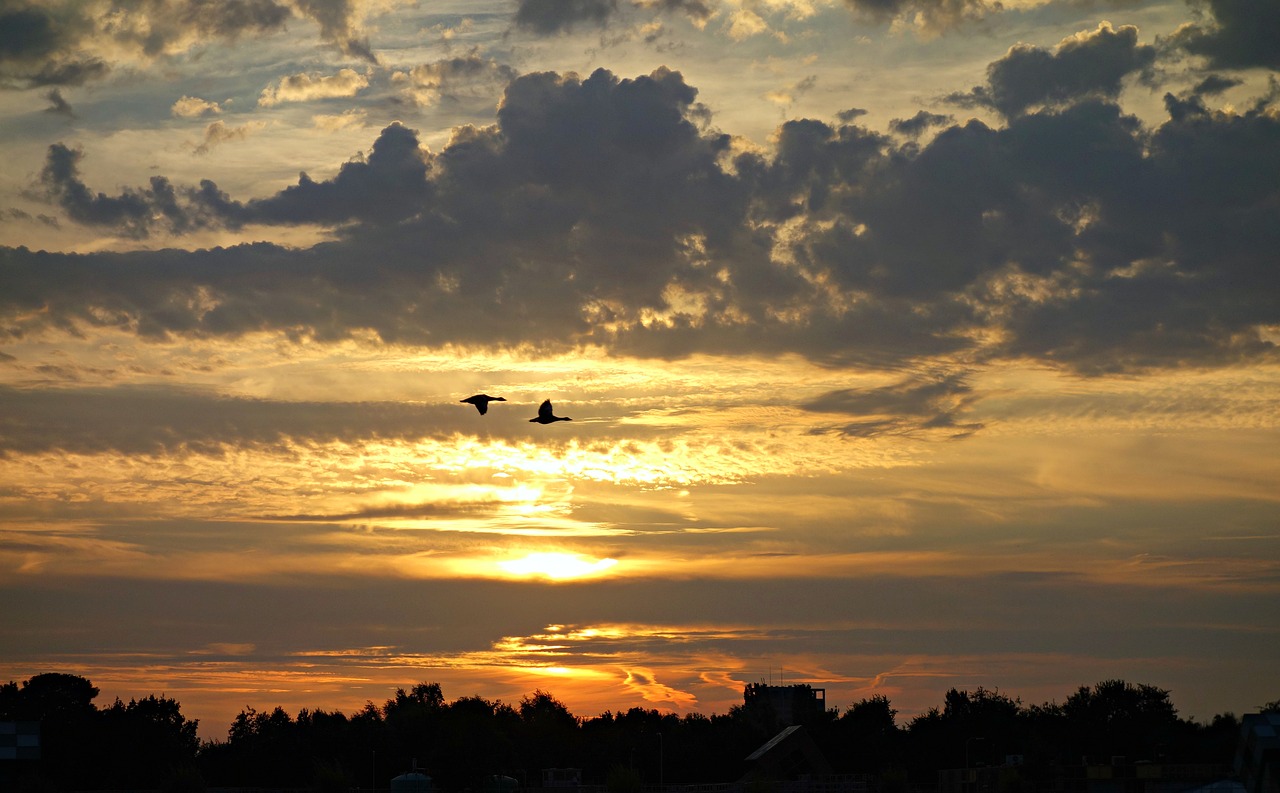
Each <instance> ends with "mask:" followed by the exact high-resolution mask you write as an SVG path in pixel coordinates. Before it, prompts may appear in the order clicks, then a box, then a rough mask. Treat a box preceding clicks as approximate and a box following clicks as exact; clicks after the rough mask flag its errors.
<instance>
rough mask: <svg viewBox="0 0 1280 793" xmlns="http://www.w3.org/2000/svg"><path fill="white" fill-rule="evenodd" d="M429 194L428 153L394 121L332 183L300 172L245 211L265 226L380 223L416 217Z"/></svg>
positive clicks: (341, 169)
mask: <svg viewBox="0 0 1280 793" xmlns="http://www.w3.org/2000/svg"><path fill="white" fill-rule="evenodd" d="M430 195H431V184H430V182H428V180H427V154H426V152H425V151H423V150H422V149H421V148H420V147H419V145H418V136H417V133H416V132H414V131H413V130H410V129H409V128H407V127H404V126H402V125H400V124H398V123H397V124H392V125H391V126H389V127H387V128H386V129H384V130H382V133H381V135H379V136H378V139H377V140H376V141H374V144H373V148H372V149H371V150H370V152H369V156H368V157H367V158H364V159H362V160H353V161H351V162H347V163H344V164H343V165H342V167H341V168H339V169H338V174H337V176H335V177H334V178H333V179H331V180H329V181H326V182H316V181H314V180H313V179H311V178H310V177H309V176H307V175H306V174H305V173H303V174H302V175H301V176H300V177H299V179H298V184H296V185H293V186H292V187H288V188H285V189H284V190H283V191H281V192H280V193H278V194H276V195H275V196H272V197H270V198H265V199H260V200H255V201H251V202H249V203H248V204H247V205H246V207H245V213H246V216H247V217H251V218H253V220H254V221H255V222H259V223H269V224H283V225H295V224H300V223H319V224H324V225H340V224H343V223H347V222H349V221H363V222H366V223H372V224H378V225H380V224H384V223H393V222H398V221H401V220H404V219H405V218H408V217H411V216H413V215H415V214H417V213H418V212H420V211H422V209H423V208H424V207H425V203H426V201H427V200H428V198H429V196H430Z"/></svg>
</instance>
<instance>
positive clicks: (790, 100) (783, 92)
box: [764, 74, 818, 108]
mask: <svg viewBox="0 0 1280 793" xmlns="http://www.w3.org/2000/svg"><path fill="white" fill-rule="evenodd" d="M817 83H818V76H817V75H815V74H811V75H809V76H808V77H805V78H803V79H801V80H799V81H798V82H796V83H794V84H793V85H791V86H788V87H787V88H779V89H777V90H774V91H770V92H768V93H767V94H765V96H764V98H765V99H768V100H769V101H770V102H773V103H774V104H775V105H781V106H782V107H784V108H787V107H790V106H791V105H793V104H795V101H796V100H797V99H799V98H800V97H802V96H804V95H805V94H807V93H809V92H810V91H812V90H813V87H814V86H815V85H817Z"/></svg>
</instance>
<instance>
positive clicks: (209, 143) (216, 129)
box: [193, 121, 263, 154]
mask: <svg viewBox="0 0 1280 793" xmlns="http://www.w3.org/2000/svg"><path fill="white" fill-rule="evenodd" d="M262 126H263V125H262V123H261V122H250V123H248V124H242V125H240V126H238V127H229V126H227V124H226V122H224V121H215V122H213V123H212V124H210V125H209V126H207V127H205V130H204V140H203V141H201V142H200V144H199V145H197V146H196V147H195V148H194V149H193V151H194V153H195V154H208V153H209V152H210V151H212V150H213V148H214V147H215V146H220V145H221V144H223V143H226V142H227V141H232V140H244V139H245V138H247V137H249V133H250V132H252V131H253V130H255V129H261V128H262Z"/></svg>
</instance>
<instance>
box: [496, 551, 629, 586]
mask: <svg viewBox="0 0 1280 793" xmlns="http://www.w3.org/2000/svg"><path fill="white" fill-rule="evenodd" d="M617 564H618V560H617V559H596V560H595V561H591V560H589V559H587V558H586V557H583V556H579V555H578V554H574V553H555V552H552V553H531V554H529V555H528V556H525V557H524V558H522V559H511V560H509V561H505V562H499V563H498V567H500V568H502V569H503V570H505V571H507V572H508V573H511V574H513V575H518V576H528V577H538V578H550V579H551V580H553V581H564V580H569V579H576V578H589V577H594V576H598V575H600V574H601V573H603V572H605V571H606V570H608V569H610V568H612V567H614V566H615V565H617Z"/></svg>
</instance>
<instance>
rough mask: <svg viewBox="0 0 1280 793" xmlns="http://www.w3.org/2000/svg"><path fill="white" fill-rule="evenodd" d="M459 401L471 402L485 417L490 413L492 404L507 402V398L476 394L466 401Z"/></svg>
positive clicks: (460, 400) (462, 400)
mask: <svg viewBox="0 0 1280 793" xmlns="http://www.w3.org/2000/svg"><path fill="white" fill-rule="evenodd" d="M458 401H459V402H470V403H471V404H473V405H475V406H476V410H478V411H480V415H481V416H483V415H484V414H486V413H488V412H489V403H490V402H506V401H507V398H506V397H491V396H489V395H488V394H476V395H475V396H469V397H467V398H466V399H459V400H458Z"/></svg>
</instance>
